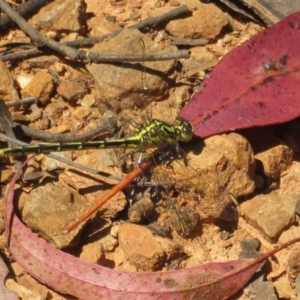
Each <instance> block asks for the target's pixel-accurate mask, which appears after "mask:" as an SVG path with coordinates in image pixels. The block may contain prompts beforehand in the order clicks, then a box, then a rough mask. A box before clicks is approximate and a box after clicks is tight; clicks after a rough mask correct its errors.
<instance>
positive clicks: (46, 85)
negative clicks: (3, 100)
mask: <svg viewBox="0 0 300 300" xmlns="http://www.w3.org/2000/svg"><path fill="white" fill-rule="evenodd" d="M53 89H54V81H53V78H52V76H51V74H49V72H48V70H42V71H41V72H39V73H37V74H36V75H35V76H34V77H33V78H32V80H31V81H30V82H29V84H27V85H26V86H25V88H24V89H23V90H22V91H21V94H22V96H23V97H29V96H34V97H37V98H38V99H39V102H40V103H42V104H43V105H46V104H47V103H48V102H49V101H50V96H51V94H52V92H53Z"/></svg>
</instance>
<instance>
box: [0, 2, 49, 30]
mask: <svg viewBox="0 0 300 300" xmlns="http://www.w3.org/2000/svg"><path fill="white" fill-rule="evenodd" d="M48 2H49V1H48V0H31V1H27V2H24V3H22V4H20V5H19V6H18V7H17V8H16V9H15V11H16V12H17V13H18V14H19V15H20V16H22V17H28V16H30V15H33V14H34V13H35V12H36V11H38V10H39V9H40V8H41V7H43V6H44V5H46V4H47V3H48ZM12 23H13V22H12V20H11V19H10V18H9V17H8V16H6V15H3V16H0V30H3V29H4V28H7V27H8V26H9V25H11V24H12Z"/></svg>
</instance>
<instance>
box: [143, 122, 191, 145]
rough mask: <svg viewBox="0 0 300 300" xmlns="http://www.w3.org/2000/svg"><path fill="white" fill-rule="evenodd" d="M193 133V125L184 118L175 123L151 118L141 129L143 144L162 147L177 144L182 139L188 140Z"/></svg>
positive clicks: (183, 140)
mask: <svg viewBox="0 0 300 300" xmlns="http://www.w3.org/2000/svg"><path fill="white" fill-rule="evenodd" d="M193 134H194V127H193V125H192V124H191V123H190V122H188V121H186V120H184V119H183V118H177V119H176V121H175V124H173V125H170V124H168V123H166V122H164V121H160V120H157V119H150V120H148V122H147V124H146V125H144V126H142V128H140V130H139V136H140V141H141V144H145V145H148V146H151V147H162V146H164V145H168V144H173V145H176V144H178V142H180V141H182V142H188V141H189V140H191V138H192V137H193Z"/></svg>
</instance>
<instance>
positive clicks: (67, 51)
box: [0, 0, 78, 60]
mask: <svg viewBox="0 0 300 300" xmlns="http://www.w3.org/2000/svg"><path fill="white" fill-rule="evenodd" d="M0 8H1V9H2V10H3V11H4V12H5V13H6V14H7V15H8V16H9V18H10V19H11V20H12V21H13V22H15V23H16V24H17V25H18V26H19V27H20V28H21V29H22V30H23V31H24V32H25V33H26V34H27V35H28V36H30V38H31V39H32V40H33V42H34V43H35V44H37V45H38V46H39V47H42V46H47V47H49V48H50V49H53V50H55V51H57V52H59V53H61V54H63V55H64V56H66V57H69V58H70V59H72V60H75V59H76V57H77V56H78V50H76V49H74V48H71V47H67V46H66V45H63V44H59V43H57V42H55V41H53V40H51V39H48V38H46V37H45V36H44V35H42V34H40V33H39V32H38V31H37V30H36V29H35V28H33V27H32V26H31V25H29V24H28V22H26V21H25V20H24V19H23V18H22V17H20V16H19V14H18V13H17V12H15V11H14V10H13V9H12V8H11V7H10V6H9V4H8V3H6V2H5V1H4V0H0Z"/></svg>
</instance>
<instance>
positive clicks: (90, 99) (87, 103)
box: [80, 94, 96, 107]
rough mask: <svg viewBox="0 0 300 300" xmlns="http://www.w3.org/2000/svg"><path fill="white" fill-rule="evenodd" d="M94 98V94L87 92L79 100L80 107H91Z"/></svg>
mask: <svg viewBox="0 0 300 300" xmlns="http://www.w3.org/2000/svg"><path fill="white" fill-rule="evenodd" d="M95 102H96V100H95V97H94V95H92V94H88V95H85V96H84V98H83V99H82V100H81V103H80V104H81V106H82V107H92V106H93V105H94V104H95Z"/></svg>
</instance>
